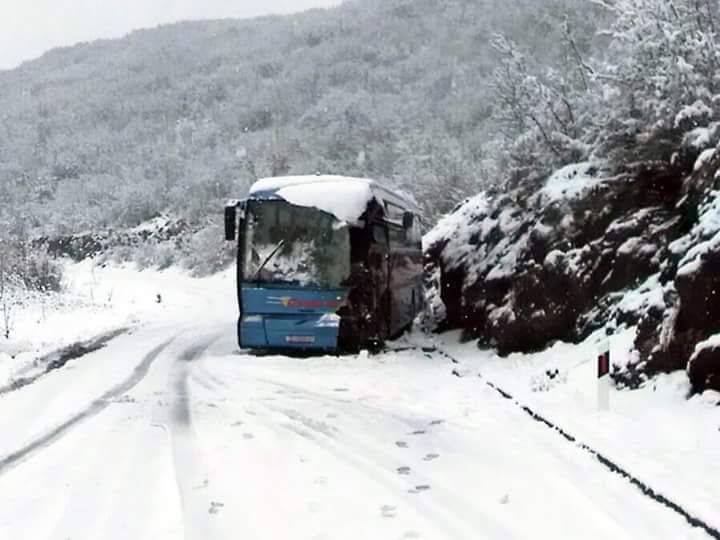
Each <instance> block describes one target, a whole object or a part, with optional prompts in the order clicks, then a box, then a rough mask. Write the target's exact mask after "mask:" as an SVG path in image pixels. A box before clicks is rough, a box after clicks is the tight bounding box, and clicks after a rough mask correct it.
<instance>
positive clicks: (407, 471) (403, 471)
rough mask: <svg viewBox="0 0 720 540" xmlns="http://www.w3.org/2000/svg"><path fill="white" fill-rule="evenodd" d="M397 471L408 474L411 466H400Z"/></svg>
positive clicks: (404, 474)
mask: <svg viewBox="0 0 720 540" xmlns="http://www.w3.org/2000/svg"><path fill="white" fill-rule="evenodd" d="M397 472H398V474H400V475H402V476H407V475H408V474H410V467H398V469H397Z"/></svg>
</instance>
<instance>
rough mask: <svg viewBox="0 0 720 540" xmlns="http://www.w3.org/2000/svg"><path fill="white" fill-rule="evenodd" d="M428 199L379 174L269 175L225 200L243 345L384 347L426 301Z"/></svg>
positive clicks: (321, 348) (329, 349) (270, 347)
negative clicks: (405, 192)
mask: <svg viewBox="0 0 720 540" xmlns="http://www.w3.org/2000/svg"><path fill="white" fill-rule="evenodd" d="M419 214H420V212H419V209H418V207H417V206H416V205H415V204H414V203H413V202H412V201H410V200H408V199H407V198H406V197H403V196H401V195H399V194H397V193H394V192H393V191H391V190H389V189H386V188H384V187H383V186H381V185H380V184H379V183H377V182H376V181H374V180H370V179H365V178H349V177H342V176H296V177H280V178H266V179H262V180H259V181H257V182H256V183H255V184H253V186H252V187H251V188H250V193H249V195H248V197H247V198H246V199H244V200H241V201H230V202H229V203H228V204H227V205H226V207H225V238H226V240H228V241H233V242H236V243H237V295H238V304H239V307H240V316H239V319H238V325H237V332H238V343H239V345H240V348H241V349H262V350H273V349H289V350H294V349H302V350H319V351H326V352H332V351H348V352H350V351H357V350H359V349H364V348H368V349H373V348H378V347H380V346H382V345H383V344H384V342H385V341H386V340H388V339H391V338H393V337H396V336H398V335H400V334H401V333H402V332H403V331H405V330H406V329H408V328H410V327H411V326H412V323H413V320H414V319H415V317H416V316H417V314H418V313H419V312H420V311H421V310H422V309H423V306H424V294H423V259H422V223H421V219H420V215H419Z"/></svg>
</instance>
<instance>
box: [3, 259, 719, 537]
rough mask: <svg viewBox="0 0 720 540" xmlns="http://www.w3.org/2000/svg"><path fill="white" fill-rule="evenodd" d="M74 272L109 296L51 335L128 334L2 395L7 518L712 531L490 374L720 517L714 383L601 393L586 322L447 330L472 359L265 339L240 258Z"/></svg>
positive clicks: (297, 528)
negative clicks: (500, 345) (495, 345)
mask: <svg viewBox="0 0 720 540" xmlns="http://www.w3.org/2000/svg"><path fill="white" fill-rule="evenodd" d="M70 274H71V275H72V276H73V278H74V279H76V280H77V281H75V285H74V286H73V287H72V289H71V290H74V291H82V290H87V288H88V286H90V285H92V286H93V287H94V289H93V293H92V295H93V297H94V298H96V299H97V298H108V297H110V296H112V299H111V300H109V301H108V304H109V305H110V306H111V308H112V309H109V310H105V309H104V308H100V307H97V306H96V308H93V309H90V308H84V307H83V308H82V309H81V311H80V312H78V313H72V310H70V311H71V314H68V315H62V314H61V313H58V314H57V317H58V319H57V320H65V321H67V323H63V324H67V325H68V328H67V330H66V332H64V331H63V330H62V329H57V328H52V329H50V328H48V333H47V334H46V335H47V336H52V335H61V334H62V339H60V338H58V339H60V341H62V340H65V339H67V340H70V339H72V338H71V337H70V336H71V335H74V336H79V337H82V338H84V337H86V336H87V335H88V334H91V333H95V332H98V331H100V332H102V331H105V330H107V329H110V328H113V327H115V326H116V325H120V326H127V325H130V327H131V329H130V333H127V334H124V335H121V336H119V337H117V338H116V339H114V340H113V341H111V342H110V343H108V344H107V346H106V347H105V348H104V349H101V350H99V351H96V352H93V353H90V354H88V355H86V356H83V357H81V358H78V359H76V360H72V361H70V362H69V363H68V364H66V365H65V366H64V367H63V368H61V369H57V370H55V371H53V372H51V373H49V374H47V375H46V376H44V377H41V378H39V379H38V380H37V381H35V382H34V383H33V384H30V385H28V386H25V387H23V388H20V389H19V390H16V391H12V392H9V393H6V394H4V395H2V396H0V433H3V434H11V436H6V437H0V538H23V539H26V538H27V539H45V538H53V539H54V538H62V539H64V538H72V539H73V540H75V539H85V538H87V539H90V538H98V539H99V538H102V539H103V540H112V539H129V538H132V539H153V540H156V539H176V538H188V539H225V538H228V539H230V538H232V539H235V538H243V539H254V538H257V539H295V538H298V539H316V540H317V539H336V538H341V539H343V540H345V539H385V538H387V539H403V538H405V539H407V538H425V539H446V538H447V539H461V538H468V539H477V538H493V539H494V538H500V539H505V538H523V539H524V538H553V539H559V538H568V539H570V538H573V539H576V538H628V539H637V538H667V539H673V540H675V539H685V538H693V539H694V538H707V537H708V536H707V535H706V534H705V533H704V532H702V531H700V530H698V529H693V528H692V527H690V526H689V525H688V523H687V522H686V521H685V520H684V519H683V518H682V517H680V516H679V515H677V514H676V513H674V512H672V511H670V510H668V509H667V508H666V507H664V506H662V505H660V504H658V503H656V502H654V501H652V500H651V499H649V498H648V497H646V496H644V495H643V494H642V493H641V492H640V490H638V489H637V488H636V487H634V486H633V485H631V484H630V483H629V482H628V481H627V480H625V479H623V478H622V477H620V476H618V475H616V474H613V473H610V472H608V471H607V470H606V469H605V468H603V467H602V466H601V465H600V464H599V463H598V462H597V460H595V459H594V458H593V457H592V456H590V455H589V454H587V453H586V452H584V451H582V450H580V449H578V448H577V447H576V446H575V445H573V444H570V443H568V442H567V441H565V440H564V439H562V438H561V437H559V436H558V435H557V434H556V433H555V432H553V431H552V430H550V429H548V428H546V427H544V426H543V425H542V424H540V423H538V422H534V421H533V420H532V419H531V418H529V417H528V415H527V414H525V413H524V412H523V411H522V410H520V409H519V408H518V407H516V406H515V405H514V404H513V403H512V402H511V401H509V400H505V399H502V398H501V397H500V396H499V395H498V394H497V392H495V391H494V390H492V389H491V388H490V387H488V386H487V385H486V384H484V381H485V380H486V379H489V380H492V381H494V382H495V383H497V384H498V385H501V386H502V387H503V388H506V389H507V390H508V391H509V392H512V393H513V394H514V395H515V397H516V398H518V400H521V401H523V402H525V401H527V402H528V404H531V405H532V406H533V407H537V408H538V409H541V410H542V412H543V413H544V414H546V415H547V416H548V417H550V418H552V419H553V420H554V421H556V422H558V423H559V424H561V425H562V426H563V427H564V428H565V429H567V430H568V431H570V432H571V433H573V434H574V435H576V436H577V437H578V438H579V439H580V440H582V441H583V442H586V443H587V444H589V445H591V446H593V447H595V448H596V449H598V450H600V451H602V452H604V453H606V454H607V455H608V456H609V457H612V458H613V459H614V460H616V461H617V462H619V463H621V464H622V465H623V466H624V467H626V468H627V469H629V470H631V471H632V472H633V473H634V474H636V475H638V476H640V477H642V479H643V480H645V481H646V482H647V483H648V484H649V485H651V486H653V487H655V486H657V489H658V490H661V491H662V492H663V493H664V494H665V495H666V496H667V497H668V498H670V499H672V500H674V501H675V502H677V503H679V504H681V505H684V506H686V507H687V508H689V509H691V510H692V511H693V512H694V513H696V514H697V516H698V517H701V518H702V519H704V520H705V521H707V522H709V523H710V524H711V525H712V526H714V527H720V515H718V512H717V509H716V505H715V508H713V505H712V502H713V501H717V500H718V496H719V495H720V488H718V486H717V484H716V483H715V485H713V481H714V479H717V478H718V472H720V471H718V467H719V466H720V460H719V459H718V457H720V456H718V453H717V452H718V450H717V449H718V448H720V445H718V444H717V442H718V441H717V438H718V436H719V433H718V414H717V412H718V409H717V408H716V407H714V406H713V405H712V403H711V402H712V401H714V400H715V398H716V396H713V395H711V394H706V395H705V396H702V397H700V398H696V399H693V400H690V401H686V400H685V395H684V393H685V392H686V390H687V384H686V382H685V380H684V378H683V377H684V376H683V375H682V374H679V375H673V376H668V377H663V378H660V379H657V380H656V381H653V382H652V383H650V385H649V386H648V387H646V388H644V389H642V390H639V391H637V392H618V391H613V392H612V396H611V411H610V412H598V411H597V410H596V407H595V401H594V392H595V380H594V377H593V375H594V369H595V367H594V363H593V362H592V360H590V361H586V360H587V359H588V358H593V357H594V356H595V353H596V350H595V345H594V343H593V340H589V341H588V342H587V343H585V344H583V345H581V346H570V345H557V346H556V347H554V348H553V349H550V350H549V351H546V352H544V353H541V354H537V355H526V356H519V355H518V356H512V357H510V358H506V359H499V358H497V357H495V356H494V355H493V354H492V353H491V352H484V351H479V350H477V349H476V348H475V347H474V345H472V344H465V345H459V344H457V339H456V338H457V336H455V335H453V334H449V335H445V336H442V337H441V338H440V340H441V341H442V342H443V343H444V345H443V346H444V347H445V348H447V349H448V350H450V351H451V352H452V353H453V355H455V356H457V357H458V358H460V359H461V360H462V365H461V366H453V365H452V364H451V363H450V362H449V360H447V359H446V358H444V357H443V356H441V355H439V354H423V353H420V352H418V351H417V350H406V351H402V352H386V353H383V354H379V355H374V356H371V355H366V354H361V355H356V356H341V357H331V356H322V357H313V358H306V359H299V358H288V357H283V356H260V357H258V356H252V355H248V354H243V353H241V352H239V351H238V350H237V347H236V345H235V316H236V305H235V302H236V300H235V289H234V284H233V279H232V273H226V274H222V275H218V276H215V277H212V278H207V279H203V280H194V279H191V278H189V277H187V276H186V275H185V274H182V273H180V272H177V271H174V270H170V271H165V272H155V271H146V272H142V273H138V272H136V271H135V270H134V269H132V268H129V267H126V268H110V267H109V268H106V269H98V270H95V271H93V272H91V271H90V269H89V267H87V266H85V267H83V266H78V267H74V268H72V269H71V270H70ZM110 291H112V295H111V294H110ZM86 294H89V293H86ZM157 294H160V295H161V299H162V302H161V303H159V304H158V303H157ZM62 317H67V318H66V319H62ZM114 317H115V318H114ZM29 336H30V337H29V338H28V339H30V340H31V342H32V334H29ZM408 339H410V340H411V341H413V340H414V341H417V340H418V339H419V338H418V337H412V336H411V337H410V338H408ZM51 341H52V340H51V338H50V337H48V338H47V341H46V342H45V344H46V345H47V346H49V344H50V343H51ZM627 343H628V337H627V336H622V337H620V338H618V339H617V340H616V341H615V342H614V344H613V347H614V350H613V355H614V357H618V356H619V355H620V354H622V353H623V350H624V349H626V348H627ZM33 345H34V342H33ZM453 369H455V370H456V371H457V372H458V373H459V374H460V375H463V376H462V377H456V376H453V375H452V370H453ZM555 369H557V370H558V374H557V375H556V376H554V378H552V379H550V378H549V377H547V375H545V373H546V370H553V371H554V370H555ZM479 372H481V373H482V375H483V378H479V377H477V376H476V375H477V374H478V373H479ZM653 385H654V386H653ZM653 387H654V388H655V390H653Z"/></svg>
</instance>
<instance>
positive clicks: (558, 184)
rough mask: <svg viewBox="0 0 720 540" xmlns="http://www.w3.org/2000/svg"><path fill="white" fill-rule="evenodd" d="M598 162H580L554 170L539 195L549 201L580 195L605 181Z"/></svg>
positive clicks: (601, 166) (601, 167) (601, 165)
mask: <svg viewBox="0 0 720 540" xmlns="http://www.w3.org/2000/svg"><path fill="white" fill-rule="evenodd" d="M602 170H603V164H602V163H600V162H592V161H587V162H582V163H573V164H572V165H567V166H566V167H563V168H562V169H559V170H558V171H556V172H555V173H554V174H553V175H552V176H550V178H548V180H547V182H545V186H544V187H543V188H542V190H541V191H540V193H541V196H542V197H543V198H545V199H549V200H550V201H557V200H562V199H574V198H578V197H580V196H582V195H583V194H584V193H585V192H587V191H589V190H590V189H592V188H593V187H595V186H597V185H599V184H602V183H603V182H605V181H607V178H603V176H602V175H601V172H602Z"/></svg>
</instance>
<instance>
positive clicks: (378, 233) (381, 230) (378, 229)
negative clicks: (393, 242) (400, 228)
mask: <svg viewBox="0 0 720 540" xmlns="http://www.w3.org/2000/svg"><path fill="white" fill-rule="evenodd" d="M373 240H374V241H375V243H377V244H387V243H388V237H387V231H386V230H385V227H383V226H382V225H373Z"/></svg>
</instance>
